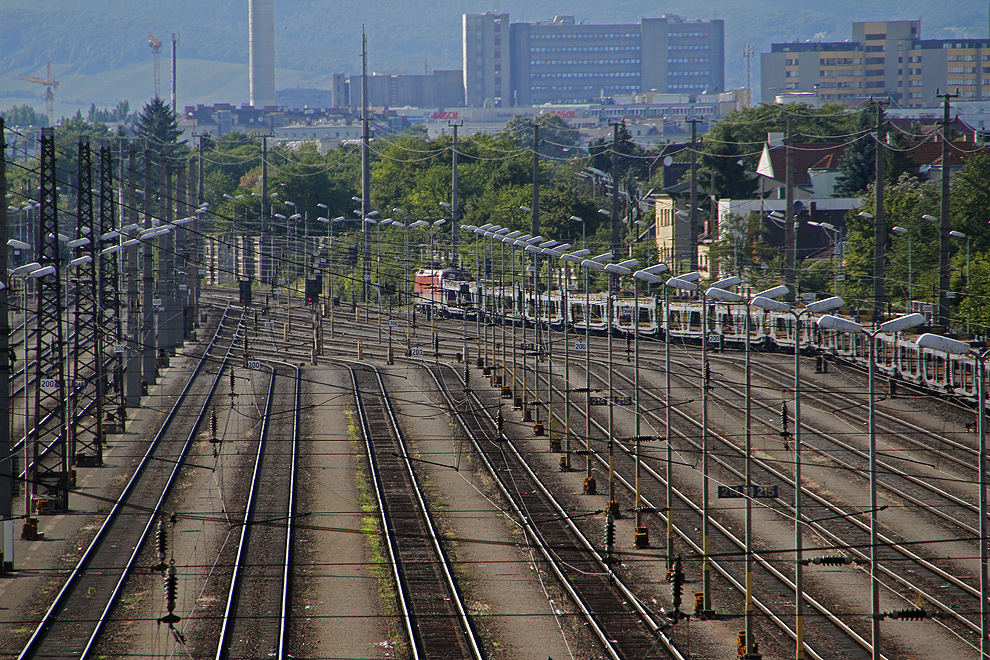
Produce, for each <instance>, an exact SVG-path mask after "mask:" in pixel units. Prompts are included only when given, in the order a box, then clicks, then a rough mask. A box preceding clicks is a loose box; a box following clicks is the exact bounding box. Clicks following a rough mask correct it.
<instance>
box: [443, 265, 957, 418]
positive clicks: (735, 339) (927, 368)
mask: <svg viewBox="0 0 990 660" xmlns="http://www.w3.org/2000/svg"><path fill="white" fill-rule="evenodd" d="M440 288H441V289H442V290H443V295H441V296H438V299H439V300H438V301H437V302H435V303H434V312H435V313H438V314H440V315H442V316H448V317H456V318H461V317H462V316H463V315H465V314H466V315H467V317H468V318H469V319H475V318H476V315H477V313H478V311H479V310H484V311H483V314H484V318H487V319H489V320H490V321H491V322H494V323H508V324H513V323H515V324H520V323H526V324H527V325H532V324H534V323H536V322H539V323H541V324H545V323H549V324H550V325H551V326H552V327H554V328H558V329H559V328H563V327H564V326H565V325H566V326H568V327H570V328H572V329H573V330H574V331H575V332H577V333H584V332H586V331H590V332H591V333H593V334H601V335H603V334H605V333H606V327H607V326H608V325H611V327H612V329H613V330H612V331H613V333H615V334H621V335H630V334H632V333H633V330H634V325H633V324H634V323H635V324H636V325H637V326H638V331H639V336H640V337H641V338H644V339H646V338H656V339H660V340H665V339H667V338H668V337H669V338H670V340H671V341H676V342H681V343H694V344H700V342H701V341H702V336H703V327H702V316H701V314H702V306H701V301H700V299H699V298H698V297H697V296H696V295H681V294H680V293H679V292H676V291H675V290H671V291H669V292H668V293H669V295H670V298H669V299H665V298H664V296H663V295H656V294H655V293H651V294H649V295H646V294H644V293H642V292H640V295H639V300H638V306H637V302H636V299H635V298H634V296H633V295H632V293H631V292H623V293H620V294H618V295H615V297H614V298H613V305H612V318H611V323H610V324H609V323H608V322H607V317H608V299H607V297H606V295H605V294H604V293H591V294H590V295H586V294H585V293H584V292H574V291H571V292H567V293H566V294H564V293H562V292H561V291H560V290H557V289H554V290H551V291H549V292H546V291H543V292H541V293H539V294H536V293H535V292H534V291H533V289H532V287H530V288H528V289H523V288H522V287H521V286H512V285H509V284H507V285H506V286H504V287H503V286H502V285H501V284H500V283H498V282H494V283H493V282H475V281H466V280H465V279H464V278H461V279H457V280H454V279H451V280H449V281H444V282H442V283H441V286H440ZM665 308H667V309H669V314H668V319H667V320H665V318H664V316H665V313H664V310H665ZM749 313H750V346H751V347H754V348H757V349H761V350H777V351H783V352H792V351H793V350H794V341H795V336H794V335H795V325H796V324H795V319H794V316H793V315H792V314H789V313H780V312H769V311H764V310H760V309H756V308H752V307H751V308H750V309H749ZM840 313H841V312H840ZM815 321H816V315H814V314H807V315H804V316H803V317H802V319H801V337H800V346H801V347H802V351H804V352H807V353H809V354H819V355H826V356H832V357H833V358H835V359H841V360H844V361H848V362H852V363H855V364H858V365H860V366H864V367H865V366H866V364H867V360H868V357H869V353H868V339H867V337H866V335H864V334H848V333H844V332H834V331H827V330H822V329H821V328H819V327H818V326H817V325H816V324H815ZM745 328H746V317H745V311H744V306H743V305H739V304H726V303H723V302H715V301H711V300H709V301H708V341H709V345H712V344H717V345H718V346H721V347H727V348H738V347H742V346H743V345H744V341H745V339H744V337H745V332H746V331H745ZM917 331H918V332H923V329H918V330H917ZM915 337H916V334H915V333H914V331H912V332H911V333H880V334H879V335H878V336H877V344H876V347H877V350H876V363H877V370H878V372H879V373H881V374H882V375H884V376H886V377H888V378H889V379H890V382H891V387H893V388H896V383H897V382H904V383H910V384H912V385H915V386H918V387H922V388H925V389H928V390H932V391H934V392H937V393H940V394H951V395H957V396H962V397H965V398H969V399H972V400H975V399H976V363H975V360H974V358H973V357H972V356H970V355H949V354H946V353H943V352H939V351H933V350H930V349H925V348H920V347H919V346H917V345H916V344H915V343H914V338H915Z"/></svg>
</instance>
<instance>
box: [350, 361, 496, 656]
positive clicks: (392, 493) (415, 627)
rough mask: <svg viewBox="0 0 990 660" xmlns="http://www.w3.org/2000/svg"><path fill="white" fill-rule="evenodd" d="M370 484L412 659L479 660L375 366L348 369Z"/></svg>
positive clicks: (449, 568)
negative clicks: (450, 659)
mask: <svg viewBox="0 0 990 660" xmlns="http://www.w3.org/2000/svg"><path fill="white" fill-rule="evenodd" d="M350 373H351V379H352V383H353V387H354V398H355V404H356V407H357V412H358V416H359V418H360V422H361V431H362V435H363V436H364V441H365V451H366V456H367V460H368V465H369V471H370V474H371V481H372V487H373V490H374V493H375V498H376V500H377V504H378V510H379V513H380V516H381V529H382V534H383V538H384V540H385V546H386V548H387V552H388V557H389V564H390V567H391V573H392V578H393V579H394V580H395V584H396V590H397V592H398V598H397V600H398V604H399V609H400V612H401V616H402V625H403V628H404V629H405V632H406V635H407V637H408V641H409V655H410V657H412V658H472V659H476V660H480V659H481V658H484V657H485V654H484V652H483V649H482V645H481V643H480V641H479V639H478V638H477V635H476V634H475V629H474V625H473V624H472V623H471V620H470V618H469V616H468V608H467V605H466V604H465V603H464V600H463V597H462V594H461V590H460V588H459V587H458V585H457V580H456V578H455V575H454V568H453V566H452V564H451V562H450V560H449V558H448V556H447V552H446V550H445V549H444V547H443V543H442V540H441V538H440V534H439V532H438V531H437V527H436V525H435V524H434V522H433V520H432V517H431V514H430V513H429V511H430V508H429V506H428V504H427V502H426V498H425V496H424V494H423V491H422V488H421V486H420V484H419V481H418V479H417V477H416V472H415V470H414V469H413V467H412V464H411V461H410V449H409V447H408V446H407V444H406V442H405V439H404V438H403V435H402V431H401V429H400V428H399V424H398V421H397V419H396V417H395V412H394V411H393V409H392V407H391V404H390V402H389V400H388V394H387V392H386V389H385V383H384V381H383V380H382V377H381V374H380V373H379V372H378V370H377V369H375V368H372V367H367V366H361V367H351V368H350Z"/></svg>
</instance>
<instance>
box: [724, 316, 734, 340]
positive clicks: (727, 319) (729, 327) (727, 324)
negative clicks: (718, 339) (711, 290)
mask: <svg viewBox="0 0 990 660" xmlns="http://www.w3.org/2000/svg"><path fill="white" fill-rule="evenodd" d="M735 332H736V325H735V319H734V318H733V317H732V314H722V334H723V335H731V334H735Z"/></svg>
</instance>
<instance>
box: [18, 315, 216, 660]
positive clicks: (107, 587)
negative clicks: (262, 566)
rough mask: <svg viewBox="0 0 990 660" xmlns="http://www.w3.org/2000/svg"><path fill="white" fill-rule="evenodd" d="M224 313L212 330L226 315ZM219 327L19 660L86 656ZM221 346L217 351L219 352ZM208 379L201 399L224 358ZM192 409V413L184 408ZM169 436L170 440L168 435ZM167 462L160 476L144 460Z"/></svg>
mask: <svg viewBox="0 0 990 660" xmlns="http://www.w3.org/2000/svg"><path fill="white" fill-rule="evenodd" d="M228 318H229V310H228V313H225V314H224V318H223V319H222V320H221V322H220V325H219V326H218V328H221V327H223V324H224V323H225V322H227V321H228ZM218 344H219V331H218V334H217V335H215V336H214V338H213V340H212V341H211V342H210V344H209V346H207V348H206V350H205V351H204V353H203V355H202V356H201V358H200V360H199V362H198V364H197V366H196V368H195V370H194V372H193V374H192V375H191V376H190V378H189V381H188V382H187V383H186V386H185V388H184V389H183V390H182V393H181V394H180V395H179V397H178V398H177V400H176V402H175V404H174V405H173V407H172V409H171V411H170V412H169V414H168V415H167V416H166V418H165V420H164V421H163V423H162V426H161V428H160V430H159V432H158V433H157V435H156V436H155V438H154V439H153V440H152V441H151V443H150V444H149V446H148V448H147V451H146V452H145V454H144V457H143V458H142V459H141V461H140V462H139V464H138V465H137V467H136V468H135V470H134V473H133V474H132V475H131V478H130V479H129V481H128V482H127V484H126V485H125V486H124V488H123V490H122V491H121V493H120V495H119V496H118V497H117V499H116V502H115V504H114V506H113V508H112V509H111V510H110V512H109V513H108V514H107V516H106V518H105V519H104V520H103V522H102V524H101V525H100V527H99V530H98V531H97V532H96V535H95V537H94V538H93V540H92V542H91V543H90V544H89V546H88V547H87V548H86V549H85V550H84V551H83V553H82V556H81V557H80V558H79V560H78V561H77V562H76V564H75V566H74V567H73V568H72V569H71V571H69V574H68V577H67V578H66V580H65V582H64V583H63V584H62V585H61V587H60V588H59V590H58V592H57V593H56V595H55V597H54V599H53V601H52V602H51V604H50V605H49V606H48V608H47V610H46V611H45V613H44V614H43V615H42V617H41V620H40V621H38V622H37V623H36V624H33V625H34V628H33V632H32V633H31V635H30V637H29V639H28V640H27V642H26V643H25V644H24V646H23V648H22V649H21V652H20V654H19V655H18V658H19V659H22V660H27V659H29V658H39V657H57V658H70V657H71V658H87V657H91V655H92V654H93V652H94V649H95V645H96V643H97V641H98V639H99V637H100V633H101V631H102V630H103V628H104V626H105V624H106V623H107V621H108V619H109V618H110V615H111V611H112V610H113V608H114V606H115V604H116V603H117V600H118V598H119V596H120V595H121V592H122V590H123V587H124V584H125V582H126V580H127V578H128V576H129V575H130V574H131V573H132V572H133V571H134V570H135V568H136V567H137V558H138V554H139V552H140V550H141V547H142V545H143V544H144V542H145V540H146V539H147V538H148V535H149V534H150V533H151V531H152V528H153V527H154V525H155V522H156V520H157V519H158V517H159V516H160V514H161V511H162V506H163V504H164V502H165V500H166V498H167V497H168V495H169V493H170V492H171V490H172V488H173V487H174V485H175V484H176V482H177V480H178V476H179V473H180V470H181V467H182V463H183V459H184V457H185V456H186V454H187V452H188V451H189V448H190V446H191V445H192V443H193V441H194V440H195V438H196V435H197V432H198V430H199V428H200V425H201V424H202V422H203V419H204V417H205V416H206V414H207V409H208V405H202V404H203V400H198V401H195V403H193V402H192V401H191V400H192V399H193V398H194V397H193V396H192V392H193V390H194V386H196V385H197V384H198V377H199V375H201V374H202V373H203V372H204V371H205V367H206V365H208V364H209V363H210V361H211V360H212V359H215V358H213V357H212V356H211V353H212V352H213V351H214V350H215V349H217V348H218ZM228 350H229V347H228V348H227V349H225V350H224V353H226V351H228ZM222 360H223V361H222V363H221V366H220V368H219V369H218V370H217V375H216V378H215V379H214V381H213V383H212V385H211V386H209V389H208V392H207V393H206V398H205V401H206V402H207V403H208V401H209V399H210V398H211V397H212V396H213V394H214V393H215V391H216V389H217V385H218V384H219V382H220V380H221V376H222V374H223V370H224V366H225V365H226V359H225V358H222ZM190 406H193V407H195V408H196V409H197V410H198V414H190V413H189V411H188V408H189V407H190ZM173 438H175V439H173ZM155 464H157V465H162V464H168V465H171V466H172V469H171V471H170V473H169V474H168V476H167V478H165V479H164V480H163V479H162V475H161V473H160V472H159V471H157V470H152V469H150V467H151V466H152V465H155Z"/></svg>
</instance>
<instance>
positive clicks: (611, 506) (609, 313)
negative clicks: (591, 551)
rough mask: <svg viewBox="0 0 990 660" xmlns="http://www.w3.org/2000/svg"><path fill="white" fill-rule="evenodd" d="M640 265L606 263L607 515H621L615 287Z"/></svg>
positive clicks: (633, 260) (629, 262)
mask: <svg viewBox="0 0 990 660" xmlns="http://www.w3.org/2000/svg"><path fill="white" fill-rule="evenodd" d="M638 265H639V261H637V260H636V259H627V260H625V261H621V262H619V263H617V264H605V268H604V270H605V272H606V273H608V291H607V292H606V296H605V306H606V314H605V317H606V322H605V334H606V337H607V338H608V443H607V448H608V501H607V504H606V515H609V514H611V515H612V516H614V517H618V515H619V503H618V501H617V500H616V499H615V447H614V440H613V437H614V435H615V432H614V421H615V420H614V418H615V391H614V389H613V385H612V371H613V369H612V344H613V342H612V334H613V332H612V330H613V319H612V317H613V316H614V311H613V310H614V305H613V303H612V300H613V295H612V291H613V289H616V288H618V287H617V286H616V285H617V284H618V282H619V277H621V276H622V275H630V274H632V269H633V268H635V267H636V266H638ZM605 552H606V553H608V554H611V549H610V548H609V547H608V545H607V544H606V547H605Z"/></svg>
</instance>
